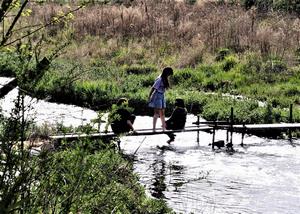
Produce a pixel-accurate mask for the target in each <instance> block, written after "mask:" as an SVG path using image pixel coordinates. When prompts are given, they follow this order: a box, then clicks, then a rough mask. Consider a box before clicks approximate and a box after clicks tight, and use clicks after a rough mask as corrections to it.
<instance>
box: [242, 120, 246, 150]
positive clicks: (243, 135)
mask: <svg viewBox="0 0 300 214" xmlns="http://www.w3.org/2000/svg"><path fill="white" fill-rule="evenodd" d="M243 127H244V128H243V131H242V142H241V146H244V137H245V132H246V127H245V123H243Z"/></svg>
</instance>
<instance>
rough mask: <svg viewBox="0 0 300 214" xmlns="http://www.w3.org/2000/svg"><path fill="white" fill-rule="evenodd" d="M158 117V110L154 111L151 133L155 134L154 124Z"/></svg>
mask: <svg viewBox="0 0 300 214" xmlns="http://www.w3.org/2000/svg"><path fill="white" fill-rule="evenodd" d="M158 117H159V110H158V109H154V115H153V132H155V128H156V122H157V118H158Z"/></svg>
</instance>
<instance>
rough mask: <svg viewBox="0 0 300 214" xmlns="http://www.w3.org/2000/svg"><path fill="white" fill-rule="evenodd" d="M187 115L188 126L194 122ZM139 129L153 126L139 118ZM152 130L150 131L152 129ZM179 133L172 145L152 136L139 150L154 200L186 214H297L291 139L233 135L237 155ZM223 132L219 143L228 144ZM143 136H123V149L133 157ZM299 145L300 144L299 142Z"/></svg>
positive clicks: (299, 186)
mask: <svg viewBox="0 0 300 214" xmlns="http://www.w3.org/2000/svg"><path fill="white" fill-rule="evenodd" d="M195 119H196V118H194V117H193V116H189V117H188V124H187V125H191V122H193V121H195ZM135 125H136V127H137V128H141V127H143V128H151V118H149V117H138V118H137V120H136V124H135ZM148 125H149V127H145V126H148ZM196 138H197V135H196V133H179V134H177V137H176V139H175V141H174V143H172V144H171V145H170V146H168V144H167V143H166V141H167V140H168V137H167V136H166V135H156V136H147V138H146V140H145V141H144V142H143V144H142V146H141V147H140V149H139V150H138V152H137V157H136V161H135V164H134V167H135V172H136V173H137V174H138V175H139V176H140V181H141V183H142V184H144V185H145V186H146V189H147V191H148V193H149V195H151V196H152V197H156V198H163V199H164V200H166V201H167V202H168V204H169V205H170V206H171V207H172V208H174V210H175V211H177V212H182V213H190V212H193V213H298V212H299V210H300V203H299V202H300V174H299V171H300V155H299V154H300V149H299V146H296V147H293V146H292V145H290V144H289V141H288V140H287V141H285V140H268V139H263V138H259V137H255V136H246V138H245V139H244V143H245V145H246V146H245V147H241V146H240V145H239V144H240V143H241V135H240V134H236V133H235V134H234V135H233V143H234V148H235V150H236V152H235V153H233V154H228V153H226V152H225V151H224V150H216V151H212V150H211V147H210V146H208V145H209V143H211V139H212V136H211V135H210V134H208V133H202V132H201V133H200V143H199V144H198V143H197V142H196ZM225 139H226V132H225V131H218V132H217V135H216V140H225ZM141 140H142V138H141V137H124V138H123V139H122V143H121V147H122V149H123V151H124V152H125V153H127V154H132V153H133V152H134V151H135V149H136V148H137V147H138V145H139V142H141ZM295 143H296V145H298V144H299V141H296V142H295Z"/></svg>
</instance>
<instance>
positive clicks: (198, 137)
mask: <svg viewBox="0 0 300 214" xmlns="http://www.w3.org/2000/svg"><path fill="white" fill-rule="evenodd" d="M199 125H200V116H199V115H197V128H199ZM199 142H200V131H199V130H198V131H197V143H198V144H199Z"/></svg>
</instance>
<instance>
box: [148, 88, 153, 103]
mask: <svg viewBox="0 0 300 214" xmlns="http://www.w3.org/2000/svg"><path fill="white" fill-rule="evenodd" d="M154 90H155V88H153V87H151V90H150V93H149V96H148V100H149V102H150V101H151V96H152V94H153V92H154Z"/></svg>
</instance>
